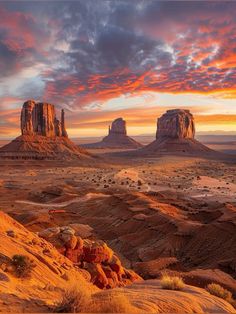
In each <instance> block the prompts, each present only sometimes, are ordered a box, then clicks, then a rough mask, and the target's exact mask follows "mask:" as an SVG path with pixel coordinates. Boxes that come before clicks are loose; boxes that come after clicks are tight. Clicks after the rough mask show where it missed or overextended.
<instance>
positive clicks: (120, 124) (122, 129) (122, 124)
mask: <svg viewBox="0 0 236 314" xmlns="http://www.w3.org/2000/svg"><path fill="white" fill-rule="evenodd" d="M109 134H123V135H127V130H126V121H125V120H123V118H117V119H116V120H114V121H113V122H112V124H111V127H110V126H109Z"/></svg>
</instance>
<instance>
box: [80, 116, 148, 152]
mask: <svg viewBox="0 0 236 314" xmlns="http://www.w3.org/2000/svg"><path fill="white" fill-rule="evenodd" d="M82 146H83V147H86V148H120V149H137V148H140V147H142V145H141V144H140V143H138V142H136V141H135V140H134V139H132V138H131V137H129V136H128V135H127V128H126V121H125V120H124V119H123V118H117V119H115V120H114V121H113V122H112V124H111V126H110V125H109V128H108V135H107V136H105V137H104V138H103V139H102V141H101V142H97V143H91V144H84V145H82Z"/></svg>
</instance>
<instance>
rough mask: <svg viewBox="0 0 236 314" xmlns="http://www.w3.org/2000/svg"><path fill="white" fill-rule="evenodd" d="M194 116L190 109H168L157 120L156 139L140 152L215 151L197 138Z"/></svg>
mask: <svg viewBox="0 0 236 314" xmlns="http://www.w3.org/2000/svg"><path fill="white" fill-rule="evenodd" d="M194 137H195V124H194V117H193V115H192V114H191V113H190V111H189V110H184V109H173V110H167V112H166V113H164V114H163V115H162V116H161V117H160V118H159V119H158V120H157V132H156V140H155V141H153V142H152V143H150V144H149V145H147V146H145V147H143V148H142V149H141V150H140V154H151V155H152V154H181V155H182V154H188V155H192V154H194V155H198V154H208V153H213V152H214V151H213V150H211V149H210V148H208V147H207V146H205V145H203V144H202V143H200V142H198V141H197V140H195V138H194Z"/></svg>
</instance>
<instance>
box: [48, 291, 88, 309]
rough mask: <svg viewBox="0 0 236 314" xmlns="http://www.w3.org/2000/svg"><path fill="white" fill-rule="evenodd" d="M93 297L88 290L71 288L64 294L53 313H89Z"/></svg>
mask: <svg viewBox="0 0 236 314" xmlns="http://www.w3.org/2000/svg"><path fill="white" fill-rule="evenodd" d="M90 303H91V296H90V294H89V293H88V292H87V291H86V289H79V288H77V287H75V288H71V289H70V290H67V291H65V292H64V293H63V296H62V298H61V300H60V301H59V302H58V303H57V304H56V305H55V307H54V308H53V309H52V312H53V313H83V312H87V313H88V312H89V311H88V309H89V307H90Z"/></svg>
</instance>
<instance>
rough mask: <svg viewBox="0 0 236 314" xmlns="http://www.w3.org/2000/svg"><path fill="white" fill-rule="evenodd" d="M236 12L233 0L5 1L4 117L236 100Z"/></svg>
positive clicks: (1, 17)
mask: <svg viewBox="0 0 236 314" xmlns="http://www.w3.org/2000/svg"><path fill="white" fill-rule="evenodd" d="M46 4H47V5H46ZM235 10H236V3H235V2H233V1H231V2H229V1H225V2H224V1H207V2H204V1H187V2H186V1H173V2H172V1H142V0H137V1H122V0H119V1H115V0H114V1H105V0H104V1H103V0H88V1H82V0H80V1H71V2H70V1H60V2H54V1H50V2H48V3H45V2H39V1H38V2H33V1H15V2H14V1H10V2H2V3H1V4H0V72H1V78H0V106H1V107H0V110H3V109H4V108H5V107H6V106H10V105H8V104H9V102H8V103H7V102H6V99H10V98H11V99H12V101H14V100H15V101H16V102H15V105H16V106H20V102H21V100H23V99H26V98H36V100H43V101H47V102H52V103H55V104H56V105H57V106H59V107H64V108H66V109H68V111H76V110H81V109H87V110H88V109H90V108H97V109H99V110H101V111H102V110H103V109H102V108H103V106H104V104H105V103H106V102H107V101H109V100H111V99H119V98H120V97H121V96H122V95H125V96H127V97H132V95H139V94H143V93H149V92H152V93H153V92H156V93H173V94H185V93H191V94H194V93H195V94H202V95H209V94H212V95H215V97H217V95H220V97H221V99H222V98H224V97H225V98H236V93H235V90H236V57H235V56H236V17H235V14H234V12H235ZM8 108H10V107H8ZM144 108H145V103H144ZM114 109H115V108H114ZM0 113H1V115H2V111H0Z"/></svg>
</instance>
